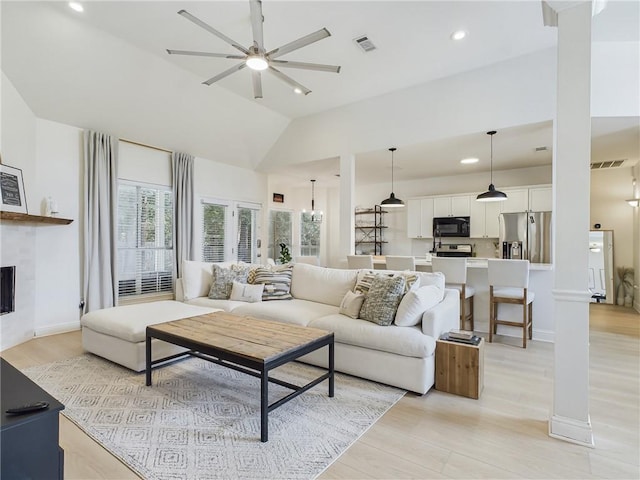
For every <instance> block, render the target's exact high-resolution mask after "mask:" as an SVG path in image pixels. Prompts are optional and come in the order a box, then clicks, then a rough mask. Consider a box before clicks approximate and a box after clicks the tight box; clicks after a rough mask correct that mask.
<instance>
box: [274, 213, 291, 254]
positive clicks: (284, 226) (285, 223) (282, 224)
mask: <svg viewBox="0 0 640 480" xmlns="http://www.w3.org/2000/svg"><path fill="white" fill-rule="evenodd" d="M291 219H292V215H291V212H288V211H285V210H271V213H270V215H269V257H270V258H273V259H274V260H276V261H277V260H278V259H279V258H280V244H281V243H284V244H285V245H286V246H287V247H289V252H291V243H292V227H291Z"/></svg>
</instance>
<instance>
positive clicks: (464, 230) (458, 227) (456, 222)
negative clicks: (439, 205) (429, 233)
mask: <svg viewBox="0 0 640 480" xmlns="http://www.w3.org/2000/svg"><path fill="white" fill-rule="evenodd" d="M469 234H470V231H469V217H434V218H433V236H434V237H468V236H469Z"/></svg>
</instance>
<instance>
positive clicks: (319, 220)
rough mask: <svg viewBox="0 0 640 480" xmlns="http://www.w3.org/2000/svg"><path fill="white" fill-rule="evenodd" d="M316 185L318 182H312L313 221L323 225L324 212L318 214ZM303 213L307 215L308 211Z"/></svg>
mask: <svg viewBox="0 0 640 480" xmlns="http://www.w3.org/2000/svg"><path fill="white" fill-rule="evenodd" d="M315 185H316V181H315V180H311V213H310V215H311V221H312V222H314V223H322V212H316V201H315ZM302 213H307V210H306V209H303V210H302Z"/></svg>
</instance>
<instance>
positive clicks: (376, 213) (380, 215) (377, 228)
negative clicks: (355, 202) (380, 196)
mask: <svg viewBox="0 0 640 480" xmlns="http://www.w3.org/2000/svg"><path fill="white" fill-rule="evenodd" d="M385 213H387V212H386V211H385V210H382V207H380V205H376V206H374V207H373V208H370V209H367V210H357V211H356V212H355V216H356V222H355V228H356V242H355V243H356V245H355V247H356V251H357V250H358V247H360V250H362V253H363V254H367V255H368V254H372V255H382V246H383V245H384V244H385V243H387V242H386V241H385V240H384V235H383V233H384V229H385V228H387V226H386V225H385V224H384V214H385ZM364 215H367V216H372V217H373V222H368V221H366V220H364V221H363V220H360V221H358V220H359V219H358V217H361V218H362V217H363V216H364ZM370 247H373V250H371V248H370ZM365 248H366V250H367V251H364V250H363V249H365Z"/></svg>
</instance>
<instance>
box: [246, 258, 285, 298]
mask: <svg viewBox="0 0 640 480" xmlns="http://www.w3.org/2000/svg"><path fill="white" fill-rule="evenodd" d="M292 272H293V265H291V264H287V265H277V266H275V267H271V268H268V267H257V268H254V269H252V270H251V280H252V283H254V284H257V283H263V284H264V291H263V292H262V301H263V302H265V301H267V300H291V299H292V298H293V297H292V296H291V274H292Z"/></svg>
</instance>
